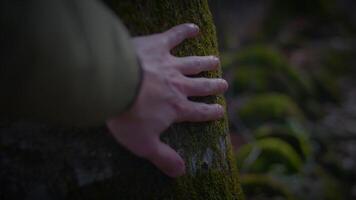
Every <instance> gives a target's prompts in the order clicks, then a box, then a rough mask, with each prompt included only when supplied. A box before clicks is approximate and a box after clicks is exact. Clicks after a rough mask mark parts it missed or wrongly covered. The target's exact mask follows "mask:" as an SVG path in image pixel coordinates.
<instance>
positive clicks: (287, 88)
mask: <svg viewBox="0 0 356 200" xmlns="http://www.w3.org/2000/svg"><path fill="white" fill-rule="evenodd" d="M236 63H237V65H238V67H237V69H236V71H235V75H234V82H233V89H234V92H235V93H237V94H240V93H245V92H247V93H261V92H266V91H276V92H280V93H284V94H288V95H290V96H292V97H294V98H301V97H305V96H308V95H310V94H311V93H312V86H311V85H310V83H309V82H308V81H307V80H306V79H305V78H303V76H302V75H301V74H300V73H299V72H298V71H297V70H296V69H294V68H293V67H291V66H290V65H289V64H288V61H287V60H286V58H285V57H284V56H283V54H282V53H280V52H278V51H276V50H274V49H272V48H269V47H264V46H254V47H250V48H247V49H245V50H243V51H241V52H240V53H239V54H238V55H237V58H236Z"/></svg>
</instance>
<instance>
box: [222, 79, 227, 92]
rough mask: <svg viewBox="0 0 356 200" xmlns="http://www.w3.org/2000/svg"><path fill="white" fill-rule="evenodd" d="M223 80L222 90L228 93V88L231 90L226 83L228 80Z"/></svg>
mask: <svg viewBox="0 0 356 200" xmlns="http://www.w3.org/2000/svg"><path fill="white" fill-rule="evenodd" d="M220 80H221V85H222V87H223V88H222V89H223V90H224V91H226V90H227V89H228V88H229V83H228V82H227V81H226V80H224V79H220Z"/></svg>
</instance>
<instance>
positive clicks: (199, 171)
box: [0, 0, 242, 200]
mask: <svg viewBox="0 0 356 200" xmlns="http://www.w3.org/2000/svg"><path fill="white" fill-rule="evenodd" d="M111 3H112V4H111V6H112V8H113V9H114V10H115V11H116V12H117V14H118V15H119V16H120V18H121V19H122V20H123V22H124V23H125V24H126V25H127V27H128V28H129V30H130V31H131V33H132V34H133V35H144V34H150V33H156V32H161V31H163V30H166V29H168V28H170V27H172V26H174V25H177V24H180V23H185V22H193V23H196V24H198V25H199V26H200V28H201V35H200V36H199V37H198V38H196V39H190V40H188V41H186V42H185V43H184V44H183V45H181V46H179V47H178V48H177V49H175V50H174V53H175V54H176V55H177V56H188V55H212V54H213V55H218V50H217V42H216V35H215V28H214V25H213V23H212V18H211V14H210V11H209V8H208V4H207V1H206V0H180V1H163V0H147V1H145V0H131V1H119V0H117V1H112V2H111ZM201 75H202V76H206V77H220V76H221V71H220V70H219V71H216V72H209V73H204V74H201ZM194 100H196V101H204V102H209V103H213V102H219V103H221V104H223V105H224V104H225V103H224V99H223V97H222V96H212V97H204V98H198V99H194ZM227 134H228V125H227V120H226V118H225V119H223V120H220V121H216V122H209V123H194V124H193V123H182V124H177V125H174V126H172V127H171V128H170V129H169V130H168V131H167V132H166V133H165V134H164V135H163V137H162V139H163V140H164V141H166V142H167V143H169V144H170V145H171V146H173V147H174V148H175V149H177V151H178V152H179V153H180V154H181V155H182V156H183V157H184V159H185V161H186V166H187V175H186V176H184V177H181V178H178V179H170V178H168V177H166V176H164V175H163V174H162V173H161V172H159V171H158V170H157V169H156V168H154V167H153V166H152V165H151V164H149V163H148V162H146V161H144V160H142V159H139V158H136V157H135V156H133V155H132V154H130V153H129V152H127V151H126V150H125V149H123V148H121V147H120V146H119V145H117V143H116V142H115V141H114V140H113V138H111V136H110V135H109V134H107V133H106V131H105V129H103V128H96V129H88V130H83V129H76V128H73V129H63V128H59V127H48V126H43V125H38V124H28V123H23V122H15V123H12V122H3V123H2V124H0V164H1V165H0V170H1V171H0V188H1V190H0V199H113V198H114V199H204V200H205V199H224V200H229V199H242V193H241V189H240V187H239V183H238V177H237V169H236V167H235V162H234V160H233V157H232V151H231V144H230V141H229V139H228V135H227Z"/></svg>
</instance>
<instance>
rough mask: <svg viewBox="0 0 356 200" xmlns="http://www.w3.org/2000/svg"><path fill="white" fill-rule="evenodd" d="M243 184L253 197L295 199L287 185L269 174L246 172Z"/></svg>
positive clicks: (242, 178) (242, 180)
mask: <svg viewBox="0 0 356 200" xmlns="http://www.w3.org/2000/svg"><path fill="white" fill-rule="evenodd" d="M241 184H242V188H243V190H244V192H245V193H246V195H247V196H249V197H253V199H286V200H294V199H295V198H294V197H293V194H292V193H291V191H290V190H289V188H288V187H287V185H285V184H283V183H282V182H280V181H278V180H276V179H274V178H273V177H270V176H267V175H260V174H246V175H244V176H242V177H241Z"/></svg>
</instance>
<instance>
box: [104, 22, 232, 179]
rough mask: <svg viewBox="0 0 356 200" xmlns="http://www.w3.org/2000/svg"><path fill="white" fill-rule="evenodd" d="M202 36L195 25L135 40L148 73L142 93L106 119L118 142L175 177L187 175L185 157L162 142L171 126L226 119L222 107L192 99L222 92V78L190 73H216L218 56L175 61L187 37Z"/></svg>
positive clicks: (182, 58)
mask: <svg viewBox="0 0 356 200" xmlns="http://www.w3.org/2000/svg"><path fill="white" fill-rule="evenodd" d="M198 34H199V28H198V26H197V25H194V24H181V25H178V26H175V27H173V28H171V29H170V30H168V31H166V32H163V33H159V34H154V35H149V36H143V37H136V38H134V39H133V44H134V47H135V49H136V54H137V56H138V58H139V59H140V61H141V64H142V69H143V74H144V76H143V82H142V86H141V89H140V92H139V94H138V96H137V98H136V100H135V102H134V104H133V106H132V107H131V109H130V110H128V111H126V112H125V113H122V114H121V115H120V116H118V117H114V118H111V119H109V120H107V126H108V128H109V130H110V131H111V133H112V135H113V136H114V137H115V139H116V140H117V141H118V142H119V143H120V144H121V145H123V146H124V147H126V148H127V149H128V150H130V151H131V152H132V153H134V154H135V155H137V156H139V157H142V158H144V159H147V160H149V161H150V162H151V163H153V164H154V165H155V166H156V167H158V168H159V169H160V170H161V171H163V172H164V173H165V174H166V175H168V176H170V177H178V176H181V175H183V174H184V173H185V163H184V160H183V159H182V157H181V156H180V155H179V154H178V153H177V152H176V151H175V150H174V149H172V148H171V147H170V146H168V145H167V144H165V143H163V142H162V141H161V140H160V134H161V133H162V132H164V130H166V129H167V128H168V127H169V126H170V125H171V124H172V123H176V122H184V121H189V122H202V121H212V120H217V119H219V118H222V117H223V115H224V109H223V107H222V106H221V105H218V104H205V103H197V102H192V101H190V100H189V99H188V98H187V97H188V96H208V95H216V94H220V93H223V92H225V91H226V90H227V88H228V84H227V82H226V81H225V80H223V79H213V78H211V79H208V78H191V77H187V75H194V74H199V73H200V72H202V71H210V70H216V69H217V68H218V66H219V59H218V58H217V57H215V56H190V57H175V56H173V55H172V54H171V53H170V51H171V49H172V48H174V47H175V46H177V45H178V44H180V43H181V42H183V41H184V40H185V39H187V38H192V37H195V36H197V35H198Z"/></svg>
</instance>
